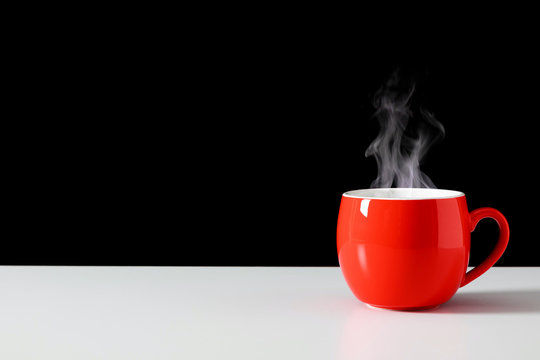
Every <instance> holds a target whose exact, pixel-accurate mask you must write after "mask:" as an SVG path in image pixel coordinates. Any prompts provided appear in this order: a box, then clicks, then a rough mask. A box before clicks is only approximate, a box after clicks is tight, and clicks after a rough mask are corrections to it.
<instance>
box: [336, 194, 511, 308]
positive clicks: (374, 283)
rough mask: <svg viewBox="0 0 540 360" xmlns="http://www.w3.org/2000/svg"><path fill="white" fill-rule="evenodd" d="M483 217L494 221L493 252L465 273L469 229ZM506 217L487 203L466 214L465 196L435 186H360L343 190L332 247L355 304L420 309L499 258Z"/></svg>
mask: <svg viewBox="0 0 540 360" xmlns="http://www.w3.org/2000/svg"><path fill="white" fill-rule="evenodd" d="M483 218H492V219H495V221H496V222H497V223H498V225H499V229H500V231H499V240H498V242H497V245H496V246H495V249H494V250H493V251H492V252H491V254H490V255H489V256H488V257H487V259H485V260H484V261H483V262H482V263H481V264H480V265H478V266H477V267H475V268H474V269H472V270H470V271H469V272H467V265H468V262H469V252H470V238H471V236H470V233H471V232H472V231H473V230H474V228H475V227H476V224H477V223H478V222H479V221H480V220H481V219H483ZM509 235H510V232H509V228H508V222H507V221H506V219H505V217H504V216H503V215H502V214H501V213H500V212H499V211H497V210H495V209H493V208H480V209H476V210H473V211H471V212H469V210H468V209H467V202H466V199H465V194H463V193H462V192H459V191H453V190H440V189H419V188H412V189H405V188H385V189H382V188H381V189H365V190H354V191H349V192H346V193H344V194H343V196H342V198H341V205H340V209H339V216H338V226H337V249H338V258H339V265H340V267H341V271H342V272H343V275H344V277H345V280H346V282H347V284H348V285H349V287H350V289H351V290H352V292H353V293H354V295H355V296H356V297H357V298H358V299H359V300H361V301H362V302H364V303H366V304H368V305H371V306H375V307H380V308H387V309H394V310H420V309H427V308H432V307H436V306H438V305H440V304H442V303H444V302H446V301H448V300H449V299H450V298H451V297H452V296H453V295H454V294H455V293H456V291H457V290H458V289H459V288H460V287H462V286H465V285H467V284H468V283H470V282H471V281H473V280H474V279H476V278H477V277H479V276H480V275H482V274H483V273H485V272H486V271H487V270H488V269H489V268H490V267H492V266H493V265H494V264H495V263H496V262H497V260H499V258H500V257H501V255H502V254H503V253H504V250H505V249H506V246H507V244H508V239H509Z"/></svg>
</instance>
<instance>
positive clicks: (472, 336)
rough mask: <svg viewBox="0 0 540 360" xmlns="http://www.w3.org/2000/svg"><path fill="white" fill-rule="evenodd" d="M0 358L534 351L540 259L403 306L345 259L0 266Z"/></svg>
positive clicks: (538, 345) (539, 328)
mask: <svg viewBox="0 0 540 360" xmlns="http://www.w3.org/2000/svg"><path fill="white" fill-rule="evenodd" d="M0 359H5V360H16V359H55V360H63V359H70V360H79V359H115V360H121V359H130V360H135V359H185V360H188V359H216V360H219V359H238V360H241V359H250V360H259V359H279V360H283V359H295V360H301V359H326V360H327V359H392V360H396V359H415V360H418V359H452V360H455V359H520V360H523V359H535V360H538V359H540V268H530V267H529V268H526V267H524V268H493V269H491V270H490V271H488V272H487V273H486V274H485V275H484V276H482V277H480V278H479V279H477V280H475V281H474V282H472V283H471V284H469V285H468V286H466V287H464V288H462V289H460V290H459V291H458V293H457V294H456V295H455V296H454V298H453V299H452V300H450V301H449V302H448V303H447V304H445V305H443V306H441V307H439V308H438V309H435V310H431V311H427V312H397V311H391V310H377V309H371V308H368V307H367V306H366V305H364V304H363V303H361V302H360V301H358V300H356V298H354V297H353V295H352V293H351V292H350V291H349V289H348V288H347V285H346V284H345V281H344V280H343V278H342V276H341V273H340V270H339V268H317V267H308V268H292V267H11V266H2V267H0Z"/></svg>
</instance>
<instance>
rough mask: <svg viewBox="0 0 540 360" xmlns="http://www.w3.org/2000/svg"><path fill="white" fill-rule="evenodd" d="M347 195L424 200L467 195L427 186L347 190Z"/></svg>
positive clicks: (367, 197) (365, 197)
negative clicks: (426, 187)
mask: <svg viewBox="0 0 540 360" xmlns="http://www.w3.org/2000/svg"><path fill="white" fill-rule="evenodd" d="M343 196H346V197H352V198H362V199H393V200H422V199H448V198H455V197H459V196H465V194H464V193H462V192H461V191H455V190H444V189H425V188H378V189H361V190H352V191H347V192H346V193H344V194H343Z"/></svg>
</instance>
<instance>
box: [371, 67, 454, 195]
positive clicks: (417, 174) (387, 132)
mask: <svg viewBox="0 0 540 360" xmlns="http://www.w3.org/2000/svg"><path fill="white" fill-rule="evenodd" d="M414 91H415V84H414V83H413V82H411V81H405V80H403V79H402V78H401V77H400V76H399V73H398V72H397V71H396V72H394V73H393V74H392V76H391V77H390V78H389V79H388V81H387V82H386V84H384V85H383V87H382V88H381V89H379V91H378V92H377V93H376V94H375V97H374V102H373V105H374V106H375V108H376V111H375V114H374V117H376V118H377V120H378V122H379V125H380V131H379V134H378V135H377V137H376V138H375V140H373V142H372V143H371V144H370V145H369V147H368V148H367V150H366V157H369V156H374V157H375V160H376V161H377V167H378V175H377V178H376V179H375V180H374V181H373V182H372V183H371V187H372V188H381V187H386V188H390V187H400V188H436V186H435V185H434V184H433V182H432V181H431V179H430V178H429V177H428V176H427V175H426V174H424V173H423V172H422V171H420V163H421V162H422V159H423V158H424V156H425V155H426V153H427V151H428V150H429V148H430V147H431V146H432V145H433V144H434V143H435V142H437V141H438V140H440V139H442V138H443V137H444V127H443V126H442V124H441V123H440V122H439V121H437V119H435V117H434V116H433V114H431V113H430V112H428V111H427V110H425V109H423V108H420V109H419V112H420V115H421V116H420V120H421V121H416V123H415V124H412V126H411V124H410V120H412V119H415V118H417V117H415V116H414V115H416V114H413V111H412V110H411V98H412V96H413V94H414Z"/></svg>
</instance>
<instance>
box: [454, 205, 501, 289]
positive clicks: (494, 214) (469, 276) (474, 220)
mask: <svg viewBox="0 0 540 360" xmlns="http://www.w3.org/2000/svg"><path fill="white" fill-rule="evenodd" d="M469 216H470V219H471V232H472V231H474V229H475V228H476V225H477V224H478V222H479V221H480V220H482V219H484V218H492V219H494V220H495V221H496V222H497V224H498V225H499V240H498V241H497V245H495V249H493V251H492V252H491V254H489V256H488V257H487V258H486V259H485V260H484V261H482V262H481V263H480V265H478V266H477V267H475V268H474V269H472V270H471V271H469V272H467V273H466V274H465V277H464V278H463V281H462V282H461V285H460V286H459V287H463V286H465V285H467V284H468V283H470V282H471V281H473V280H474V279H476V278H477V277H479V276H480V275H482V274H483V273H485V272H486V271H488V270H489V268H490V267H492V266H493V265H494V264H495V263H496V262H497V260H499V258H500V257H501V256H502V254H503V253H504V250H506V246H507V245H508V239H509V238H510V228H509V227H508V221H507V220H506V218H505V217H504V215H503V214H501V212H500V211H498V210H495V209H493V208H489V207H484V208H479V209H476V210H473V211H471V212H470V213H469Z"/></svg>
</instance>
